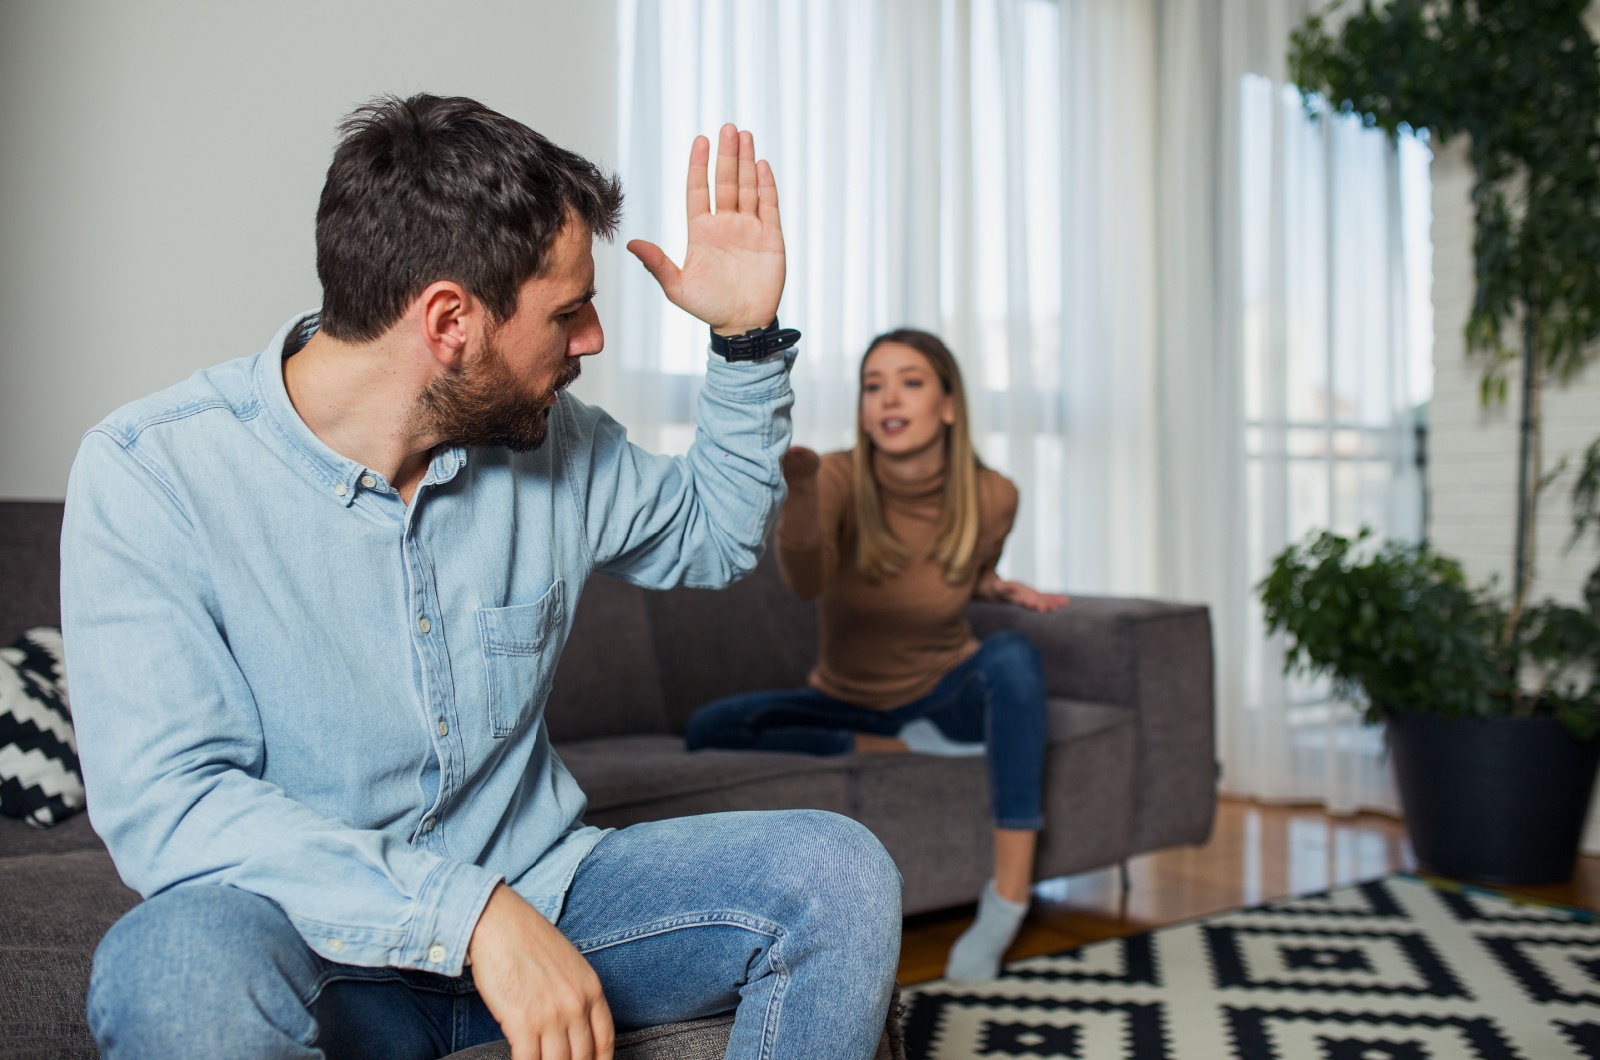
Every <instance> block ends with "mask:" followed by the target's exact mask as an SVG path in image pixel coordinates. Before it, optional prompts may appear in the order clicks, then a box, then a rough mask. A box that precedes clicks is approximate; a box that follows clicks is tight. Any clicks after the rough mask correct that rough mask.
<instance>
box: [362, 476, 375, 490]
mask: <svg viewBox="0 0 1600 1060" xmlns="http://www.w3.org/2000/svg"><path fill="white" fill-rule="evenodd" d="M361 484H362V485H363V486H365V487H367V489H371V488H372V487H374V486H376V485H377V484H378V480H377V479H375V478H373V477H372V476H371V475H362V476H361Z"/></svg>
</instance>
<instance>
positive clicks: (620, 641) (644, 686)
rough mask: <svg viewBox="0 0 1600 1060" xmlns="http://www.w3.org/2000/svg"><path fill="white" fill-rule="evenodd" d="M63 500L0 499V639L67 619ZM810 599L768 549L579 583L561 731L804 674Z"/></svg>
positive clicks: (555, 735)
mask: <svg viewBox="0 0 1600 1060" xmlns="http://www.w3.org/2000/svg"><path fill="white" fill-rule="evenodd" d="M62 509H63V505H62V504H61V502H60V501H41V502H34V501H0V644H10V643H11V642H12V641H13V640H15V639H16V637H17V635H18V634H20V633H21V632H22V631H23V630H25V629H29V628H31V627H33V626H58V625H60V624H61V588H60V586H61V515H62ZM816 651H817V620H816V610H815V607H814V606H813V605H812V604H810V603H803V602H801V601H799V600H796V599H795V598H794V597H793V596H792V595H790V593H789V591H788V589H786V588H784V586H783V582H782V581H781V580H780V579H779V577H778V568H777V563H776V562H775V560H774V557H773V552H772V549H771V548H769V549H768V550H767V552H766V554H765V555H764V556H763V557H762V559H761V563H760V565H759V566H758V567H757V568H756V570H755V572H754V573H753V574H751V575H750V576H749V577H748V578H746V579H744V580H743V581H741V582H739V583H737V584H736V585H734V586H732V587H731V588H728V589H723V590H709V589H674V590H672V591H670V592H647V591H645V590H642V589H638V588H635V587H634V586H631V585H628V584H626V583H624V582H621V581H618V580H616V579H614V578H608V577H605V576H603V575H596V576H595V577H594V578H592V579H590V581H589V584H588V585H587V586H586V587H585V588H584V592H583V595H582V597H581V598H580V600H579V603H578V610H577V614H576V615H575V616H574V617H573V629H572V636H571V638H570V639H569V640H568V642H567V647H566V650H565V652H563V654H562V658H561V663H560V665H559V667H558V668H557V670H556V675H555V679H554V683H553V685H552V687H551V693H550V701H549V706H548V708H547V713H546V717H547V718H548V721H549V725H550V736H551V738H552V739H553V740H556V741H566V740H582V739H589V738H593V737H600V736H613V735H618V734H622V733H681V732H683V727H684V723H685V721H686V720H687V719H688V717H689V715H690V714H691V713H692V712H693V711H694V710H695V709H696V708H697V707H700V706H703V705H704V704H706V703H709V702H711V701H712V700H714V699H717V698H719V697H721V696H726V695H731V694H733V693H735V692H750V691H755V690H757V689H761V688H787V687H794V686H798V685H803V684H804V683H805V679H806V673H807V672H808V671H809V670H810V668H811V664H812V662H813V661H814V660H815V658H816Z"/></svg>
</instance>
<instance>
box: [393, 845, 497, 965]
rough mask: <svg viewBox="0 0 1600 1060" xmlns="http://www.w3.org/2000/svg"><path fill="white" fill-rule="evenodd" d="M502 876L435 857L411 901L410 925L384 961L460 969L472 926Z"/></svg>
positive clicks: (396, 963) (476, 921)
mask: <svg viewBox="0 0 1600 1060" xmlns="http://www.w3.org/2000/svg"><path fill="white" fill-rule="evenodd" d="M503 879H504V877H502V876H501V875H500V874H499V873H495V872H490V871H488V870H487V869H484V868H480V867H479V866H477V865H468V864H466V863H464V862H460V861H441V862H440V863H439V865H438V867H437V868H435V869H434V870H433V872H431V873H429V874H428V878H427V880H426V881H424V883H423V885H422V893H420V894H418V895H417V897H416V901H415V902H414V903H413V905H414V908H415V910H416V911H415V913H414V914H413V915H412V917H411V927H410V930H409V931H407V932H406V938H405V942H404V943H402V945H401V947H400V950H399V952H397V953H396V954H395V955H394V957H393V959H392V960H391V961H390V964H392V965H394V966H395V967H397V968H414V969H416V970H418V971H424V972H433V973H435V974H437V975H449V976H458V975H460V974H461V969H462V967H463V966H464V965H465V963H466V958H467V946H468V944H469V943H471V941H472V930H473V928H475V927H477V926H478V918H479V917H480V916H482V915H483V907H484V906H486V905H488V904H489V896H490V895H491V894H493V893H494V889H495V887H496V886H498V885H499V884H500V882H501V881H502V880H503Z"/></svg>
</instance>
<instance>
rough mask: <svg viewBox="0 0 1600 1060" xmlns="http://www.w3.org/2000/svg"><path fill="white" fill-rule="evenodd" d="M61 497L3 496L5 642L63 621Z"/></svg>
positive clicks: (0, 580)
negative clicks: (27, 498)
mask: <svg viewBox="0 0 1600 1060" xmlns="http://www.w3.org/2000/svg"><path fill="white" fill-rule="evenodd" d="M63 507H64V506H63V505H62V503H61V502H60V501H0V646H4V645H7V644H10V643H11V642H12V641H14V640H16V639H17V636H18V635H19V634H20V633H22V632H23V631H24V630H27V629H32V628H33V627H34V626H59V625H61V513H62V510H63Z"/></svg>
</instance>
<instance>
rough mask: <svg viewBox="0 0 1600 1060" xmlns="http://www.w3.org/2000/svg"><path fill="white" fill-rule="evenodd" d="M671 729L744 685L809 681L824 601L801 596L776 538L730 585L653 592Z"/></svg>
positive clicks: (648, 598)
mask: <svg viewBox="0 0 1600 1060" xmlns="http://www.w3.org/2000/svg"><path fill="white" fill-rule="evenodd" d="M644 602H645V608H646V610H648V612H649V614H650V631H651V634H652V636H653V637H654V639H655V647H656V660H657V665H658V666H659V667H660V670H661V689H662V695H663V699H664V706H665V708H666V717H667V724H668V726H669V727H670V728H671V731H673V732H675V733H681V732H683V729H684V723H685V722H686V721H687V720H688V718H689V715H690V714H691V713H693V712H694V711H695V709H696V708H698V707H701V706H704V705H705V704H707V703H709V702H711V701H712V700H714V699H719V698H721V697H722V696H728V695H733V694H734V693H736V692H754V691H757V690H759V689H763V688H794V687H798V686H800V685H804V684H805V683H806V674H807V673H808V672H810V670H811V666H812V664H813V663H814V662H815V661H816V658H817V611H816V605H815V604H812V603H808V602H804V601H801V600H797V599H795V597H794V595H793V594H792V593H790V592H789V590H788V589H787V588H786V587H785V586H784V584H783V581H782V579H781V578H779V576H778V564H777V560H776V558H775V555H774V550H773V549H772V547H771V546H770V545H769V546H768V548H767V551H766V553H765V554H764V555H763V556H762V557H761V563H760V564H759V565H758V566H757V567H756V569H755V571H754V573H752V574H751V575H750V576H749V577H747V578H745V579H744V580H743V581H740V582H737V583H735V584H734V585H732V586H730V587H729V588H726V589H715V590H713V589H674V590H672V591H671V592H666V593H646V594H645V596H644Z"/></svg>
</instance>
